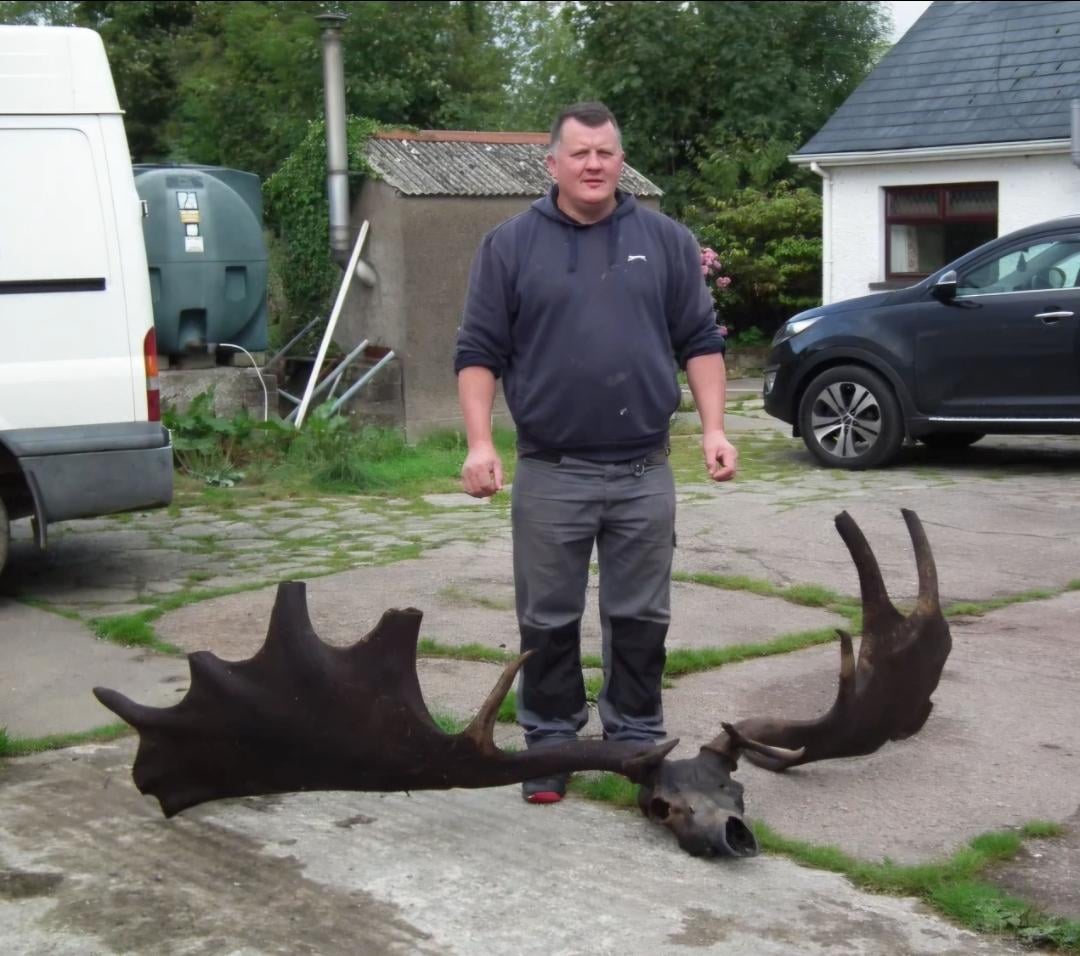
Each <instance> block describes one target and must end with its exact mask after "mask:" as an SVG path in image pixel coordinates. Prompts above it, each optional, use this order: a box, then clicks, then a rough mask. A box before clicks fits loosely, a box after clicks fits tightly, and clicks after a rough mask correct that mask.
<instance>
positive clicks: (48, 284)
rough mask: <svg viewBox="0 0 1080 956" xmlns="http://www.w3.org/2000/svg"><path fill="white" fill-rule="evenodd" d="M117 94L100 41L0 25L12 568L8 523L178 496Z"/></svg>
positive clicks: (5, 461) (1, 290)
mask: <svg viewBox="0 0 1080 956" xmlns="http://www.w3.org/2000/svg"><path fill="white" fill-rule="evenodd" d="M160 418H161V415H160V401H159V393H158V384H157V349H156V345H155V341H154V325H153V310H152V305H151V300H150V283H149V277H148V274H147V268H146V251H145V247H144V245H143V233H142V204H141V203H140V201H139V197H138V194H137V193H136V191H135V182H134V178H133V175H132V170H131V157H130V155H129V153H128V144H127V137H126V136H125V134H124V125H123V118H122V114H121V111H120V104H119V102H118V101H117V98H116V90H115V88H114V86H113V82H112V75H111V73H110V72H109V64H108V61H107V59H106V56H105V48H104V46H103V45H102V42H101V38H100V37H99V36H98V35H97V34H96V33H94V32H93V31H91V30H82V29H75V28H69V27H6V26H0V570H2V569H3V566H4V563H5V560H6V558H7V554H8V542H9V534H10V525H9V522H10V521H11V520H15V519H19V518H24V517H31V518H32V519H33V521H34V533H35V537H36V540H37V543H38V545H39V546H40V547H45V545H46V532H47V528H48V525H49V524H50V523H51V522H55V521H63V520H67V519H70V518H85V517H90V516H94V515H105V514H112V513H114V512H120V511H132V510H135V509H144V508H155V507H161V506H164V505H167V504H168V503H169V502H170V501H171V500H172V490H173V470H172V448H171V445H170V440H169V433H168V431H167V429H165V428H164V426H162V424H161V421H160Z"/></svg>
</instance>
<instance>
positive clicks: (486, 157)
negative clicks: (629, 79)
mask: <svg viewBox="0 0 1080 956" xmlns="http://www.w3.org/2000/svg"><path fill="white" fill-rule="evenodd" d="M547 144H548V134H547V133H484V132H472V131H460V130H420V131H417V132H408V131H399V130H394V131H389V132H382V133H377V134H376V135H375V136H373V137H372V138H371V139H370V140H368V143H367V149H366V156H367V161H368V162H369V163H370V164H371V167H372V168H373V169H374V170H375V172H376V174H377V175H378V176H379V178H380V179H381V180H382V181H384V182H386V183H388V184H389V185H391V186H393V187H394V188H395V189H397V190H398V192H400V193H402V194H403V195H405V196H542V195H543V194H544V193H546V192H547V191H548V188H549V187H550V186H551V176H550V175H549V174H548V171H547V166H546V165H545V164H544V157H545V155H546V154H547ZM619 186H620V188H622V189H624V190H626V191H627V192H629V193H633V194H634V195H635V196H661V195H663V192H662V190H660V189H659V187H657V186H656V184H655V183H653V182H651V181H650V180H648V179H646V178H645V177H644V176H642V175H641V174H640V173H639V172H637V171H636V170H634V169H631V168H630V166H624V167H623V174H622V178H621V179H620V180H619Z"/></svg>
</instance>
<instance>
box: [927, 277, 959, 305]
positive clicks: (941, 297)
mask: <svg viewBox="0 0 1080 956" xmlns="http://www.w3.org/2000/svg"><path fill="white" fill-rule="evenodd" d="M931 292H932V294H933V296H934V298H935V299H937V300H938V301H939V302H951V301H952V300H953V299H955V298H956V272H955V270H953V269H950V270H949V271H948V272H946V273H945V274H944V275H942V277H941V278H940V279H938V280H937V282H935V283H934V288H933V289H932V290H931Z"/></svg>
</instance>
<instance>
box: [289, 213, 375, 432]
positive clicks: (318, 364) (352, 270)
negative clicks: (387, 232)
mask: <svg viewBox="0 0 1080 956" xmlns="http://www.w3.org/2000/svg"><path fill="white" fill-rule="evenodd" d="M367 234H368V222H367V220H366V219H365V220H364V224H363V225H362V226H361V227H360V235H358V236H357V237H356V245H355V246H354V247H353V251H352V257H351V258H350V259H349V264H348V266H347V267H346V269H345V274H344V275H343V276H342V277H341V286H340V287H339V288H338V294H337V299H335V300H334V308H333V311H331V313H330V321H329V322H328V323H327V326H326V331H325V332H324V333H323V339H322V343H321V344H320V345H319V354H318V355H317V356H315V364H314V365H313V366H312V369H311V378H309V379H308V383H307V391H305V392H304V398H303V401H301V402H300V410H299V411H298V412H297V415H296V427H297V428H299V427H300V426H301V425H303V424H304V416H305V415H306V414H307V409H308V405H309V404H311V393H312V392H313V391H315V380H316V379H317V378H318V377H319V369H321V368H322V365H323V362H324V361H325V360H326V350H327V349H328V348H329V347H330V340H331V339H332V338H333V337H334V329H335V328H337V322H338V316H339V315H341V307H342V306H343V305H344V304H345V296H346V295H347V294H348V292H349V285H350V284H351V283H352V278H353V276H354V275H356V263H357V260H359V258H360V251H361V250H362V249H363V248H364V240H365V239H367Z"/></svg>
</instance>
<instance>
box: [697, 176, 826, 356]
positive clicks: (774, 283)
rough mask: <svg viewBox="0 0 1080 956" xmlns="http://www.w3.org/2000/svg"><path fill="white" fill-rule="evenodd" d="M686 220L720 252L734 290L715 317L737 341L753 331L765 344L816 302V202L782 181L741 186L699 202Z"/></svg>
mask: <svg viewBox="0 0 1080 956" xmlns="http://www.w3.org/2000/svg"><path fill="white" fill-rule="evenodd" d="M686 221H687V223H688V224H689V225H690V226H691V228H692V229H693V230H694V232H695V234H696V235H697V238H698V241H699V242H700V243H702V245H707V246H709V247H711V248H713V249H715V250H716V251H717V253H718V254H719V256H720V259H721V261H722V262H723V265H724V272H725V274H726V275H728V276H730V277H731V285H730V286H729V287H728V288H726V289H724V290H723V293H722V301H720V302H719V303H718V304H719V307H720V318H721V320H722V322H723V323H724V324H725V325H726V326H727V327H728V330H729V334H730V335H732V336H733V339H734V341H737V342H741V343H742V344H744V345H746V344H750V342H748V341H746V340H744V339H741V338H740V336H743V335H746V334H747V333H749V332H750V330H757V331H758V332H759V333H760V334H761V341H762V343H764V342H765V341H766V340H767V339H768V338H769V337H770V336H771V335H772V333H773V332H774V331H775V330H776V328H778V327H779V325H780V324H781V323H782V322H783V321H784V320H785V319H787V318H790V316H791V315H793V314H794V313H795V312H801V311H802V310H803V309H809V308H812V307H813V306H815V305H818V304H820V302H821V198H820V196H818V194H817V193H816V192H814V191H813V190H812V189H807V188H805V187H801V186H800V187H796V186H793V185H792V184H791V183H788V182H781V183H779V184H778V185H775V186H772V187H770V188H769V189H768V190H764V189H760V188H756V187H746V188H743V189H739V190H737V191H736V192H734V193H733V194H732V195H731V197H730V198H728V199H701V200H699V202H698V204H697V205H696V206H693V207H691V208H689V209H688V210H687V211H686Z"/></svg>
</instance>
